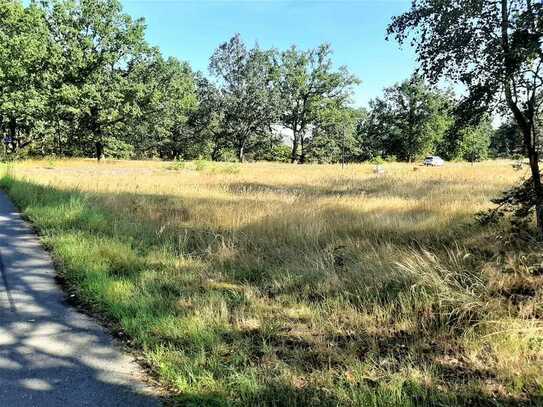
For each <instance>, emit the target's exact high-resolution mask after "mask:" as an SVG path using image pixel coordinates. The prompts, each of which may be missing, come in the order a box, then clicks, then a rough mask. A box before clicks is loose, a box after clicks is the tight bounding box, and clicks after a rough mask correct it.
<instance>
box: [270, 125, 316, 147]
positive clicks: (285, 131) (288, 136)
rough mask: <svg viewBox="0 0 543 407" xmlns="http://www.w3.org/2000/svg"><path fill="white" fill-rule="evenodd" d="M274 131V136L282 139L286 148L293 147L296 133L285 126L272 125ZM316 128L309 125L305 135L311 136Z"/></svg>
mask: <svg viewBox="0 0 543 407" xmlns="http://www.w3.org/2000/svg"><path fill="white" fill-rule="evenodd" d="M271 128H272V131H273V133H274V134H276V135H278V136H279V137H281V143H283V144H284V145H286V146H289V147H290V146H292V140H293V139H294V132H293V131H292V130H291V129H289V128H288V127H285V126H283V125H282V124H272V126H271ZM313 129H314V126H313V125H309V126H307V128H306V129H305V134H306V136H307V135H311V134H312V133H313Z"/></svg>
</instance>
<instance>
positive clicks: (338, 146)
mask: <svg viewBox="0 0 543 407" xmlns="http://www.w3.org/2000/svg"><path fill="white" fill-rule="evenodd" d="M0 21H1V24H0V134H1V136H2V141H3V154H4V155H5V156H8V157H21V156H51V155H55V156H83V157H95V158H97V159H101V158H102V157H104V156H107V157H113V158H161V159H194V158H206V159H213V160H239V161H243V160H245V159H252V160H278V161H288V162H298V163H305V162H339V161H341V160H344V161H351V162H356V161H364V160H371V159H378V158H387V159H397V160H403V161H414V160H417V159H419V158H421V157H422V156H424V155H426V154H440V155H442V156H443V157H444V158H446V159H464V160H469V161H476V160H479V159H484V158H487V157H488V156H489V155H493V156H509V155H512V154H516V153H518V152H519V149H520V150H521V149H522V146H521V143H520V142H519V139H520V137H519V132H518V130H517V127H516V125H504V126H502V128H500V129H498V130H497V131H494V130H493V129H492V126H491V122H490V118H489V116H488V115H486V116H485V115H482V116H480V117H479V119H478V120H477V121H474V122H470V123H466V122H465V120H464V119H463V114H462V111H461V109H460V107H459V106H461V105H460V104H459V102H458V100H457V98H456V97H455V96H454V94H453V93H452V92H450V91H443V90H439V89H438V88H436V87H434V86H431V85H430V84H429V83H428V82H426V81H425V80H423V79H422V78H421V77H420V76H417V75H414V76H413V77H411V78H409V79H408V80H406V81H404V82H402V83H399V84H397V85H394V86H392V87H390V88H388V89H385V91H384V93H383V96H382V97H379V98H376V99H374V100H373V101H371V103H370V107H369V109H363V108H360V109H357V108H355V107H354V106H353V101H352V96H353V92H354V88H355V86H356V85H358V84H359V83H360V81H359V79H358V78H356V77H355V76H354V75H353V74H352V73H351V72H349V70H348V69H347V68H346V67H339V68H335V67H334V64H333V61H332V49H331V47H330V45H328V44H323V45H321V46H319V47H317V48H315V49H309V50H302V49H299V48H298V47H296V46H292V47H290V48H289V49H287V50H283V51H280V50H276V49H262V48H261V47H259V46H258V45H255V46H253V47H249V46H248V45H247V44H246V43H245V42H244V41H243V40H242V38H241V37H240V36H239V35H235V36H234V37H232V38H231V39H230V40H228V41H227V42H225V43H224V44H221V45H220V46H219V47H218V48H217V49H216V50H215V51H214V53H213V54H212V55H211V57H210V64H209V75H204V74H202V73H200V72H195V71H194V70H193V69H192V68H191V66H190V65H189V64H188V63H187V62H184V61H180V60H178V59H176V58H166V57H164V56H163V55H162V54H161V52H160V50H159V49H158V48H156V47H153V46H151V45H150V44H148V43H147V42H146V40H145V23H144V21H143V20H142V19H133V18H131V17H130V16H129V15H127V14H126V13H124V12H123V10H122V6H121V4H120V2H119V1H117V0H80V1H72V0H40V1H38V0H34V1H32V2H31V3H30V4H29V5H28V6H24V5H23V4H22V2H21V1H17V0H5V1H3V2H1V3H0ZM287 143H288V145H287Z"/></svg>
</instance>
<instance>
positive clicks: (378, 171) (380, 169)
mask: <svg viewBox="0 0 543 407" xmlns="http://www.w3.org/2000/svg"><path fill="white" fill-rule="evenodd" d="M373 173H374V174H376V175H384V173H385V167H383V166H382V165H376V166H375V168H374V169H373Z"/></svg>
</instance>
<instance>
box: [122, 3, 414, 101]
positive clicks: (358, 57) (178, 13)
mask: <svg viewBox="0 0 543 407" xmlns="http://www.w3.org/2000/svg"><path fill="white" fill-rule="evenodd" d="M122 3H123V5H124V8H125V11H126V12H128V13H129V14H130V15H132V16H133V17H144V18H145V20H146V22H147V27H148V29H147V39H148V41H149V42H150V43H151V44H153V45H157V46H159V47H160V49H161V50H162V52H163V53H164V54H165V55H166V56H175V57H177V58H180V59H183V60H186V61H189V62H190V64H191V65H192V67H193V68H194V69H195V70H200V71H203V72H207V66H208V62H209V57H210V55H211V53H212V52H213V50H214V49H215V48H216V47H217V46H218V45H219V44H220V43H222V42H224V41H226V40H228V39H229V38H230V37H231V36H232V35H234V34H235V33H237V32H239V33H240V34H241V35H242V37H243V38H244V40H245V41H246V42H247V43H248V44H250V45H253V44H254V43H255V42H256V41H258V43H259V44H260V46H261V47H264V48H268V47H276V48H278V49H285V48H287V47H289V46H290V45H292V44H296V45H298V46H299V47H301V48H313V47H316V46H317V45H319V44H321V43H322V42H329V43H330V44H331V45H332V47H333V49H334V58H333V59H334V62H335V63H336V65H338V66H339V65H346V66H348V67H349V69H350V70H351V72H353V73H354V74H355V75H357V76H358V77H359V78H360V79H361V80H362V84H361V85H360V86H359V87H358V88H357V89H356V93H355V97H354V100H355V104H356V105H359V106H366V105H367V103H368V101H369V100H370V99H372V98H374V97H376V96H379V95H380V94H381V91H382V89H383V88H384V87H386V86H390V85H392V84H394V83H396V82H399V81H401V80H403V79H405V78H407V77H408V76H409V75H410V74H411V72H413V70H414V69H415V67H416V63H415V56H414V52H413V51H412V49H410V48H409V47H404V48H403V49H400V47H399V46H398V44H397V43H396V42H394V41H392V40H391V41H386V40H385V29H386V26H387V24H388V22H389V21H390V19H391V17H392V16H394V15H397V14H399V13H401V12H402V11H405V10H406V9H407V8H408V7H409V5H410V1H409V0H358V1H354V0H294V1H293V0H290V1H289V0H221V1H218V0H122Z"/></svg>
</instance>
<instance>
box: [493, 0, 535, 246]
mask: <svg viewBox="0 0 543 407" xmlns="http://www.w3.org/2000/svg"><path fill="white" fill-rule="evenodd" d="M501 46H502V49H503V54H504V57H503V59H504V61H503V62H504V69H505V71H504V82H503V84H504V93H505V100H506V101H507V105H508V106H509V109H510V110H511V112H512V113H513V116H514V118H515V121H516V122H517V125H518V126H519V127H520V129H521V130H522V136H523V139H524V148H525V149H526V153H527V155H528V160H529V161H530V171H531V173H532V185H533V188H534V195H535V215H536V222H537V229H538V233H539V235H540V237H543V187H542V186H541V172H540V170H539V153H538V151H537V147H538V146H537V141H536V132H535V120H536V117H535V109H534V106H536V105H537V104H536V100H535V99H536V96H535V94H534V96H533V97H532V98H531V99H530V101H529V106H528V108H527V109H526V110H525V113H527V114H528V116H526V115H525V114H524V113H523V112H522V111H521V109H520V108H519V106H518V105H517V103H516V101H515V100H514V98H513V89H512V86H511V82H512V76H513V72H512V68H511V67H512V54H511V47H510V44H509V15H508V0H501Z"/></svg>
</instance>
